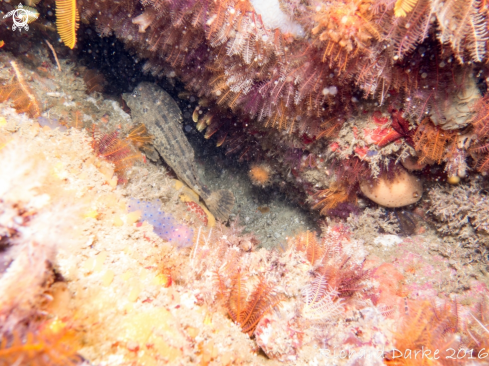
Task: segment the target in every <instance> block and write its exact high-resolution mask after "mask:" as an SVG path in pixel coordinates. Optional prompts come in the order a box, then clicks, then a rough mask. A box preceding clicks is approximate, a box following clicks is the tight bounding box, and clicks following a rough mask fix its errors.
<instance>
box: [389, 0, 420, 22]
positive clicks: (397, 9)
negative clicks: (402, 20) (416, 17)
mask: <svg viewBox="0 0 489 366" xmlns="http://www.w3.org/2000/svg"><path fill="white" fill-rule="evenodd" d="M417 2H418V0H397V1H396V5H394V14H395V15H396V17H398V18H399V17H405V16H406V15H407V13H409V12H410V11H411V10H413V9H414V7H415V6H416V4H417Z"/></svg>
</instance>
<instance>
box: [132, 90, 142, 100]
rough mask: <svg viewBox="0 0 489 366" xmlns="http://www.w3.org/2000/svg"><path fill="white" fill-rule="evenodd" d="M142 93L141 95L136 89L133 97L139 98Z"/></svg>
mask: <svg viewBox="0 0 489 366" xmlns="http://www.w3.org/2000/svg"><path fill="white" fill-rule="evenodd" d="M140 95H141V94H140V93H139V92H138V91H136V90H135V91H134V92H133V93H132V96H133V98H137V97H139V96H140Z"/></svg>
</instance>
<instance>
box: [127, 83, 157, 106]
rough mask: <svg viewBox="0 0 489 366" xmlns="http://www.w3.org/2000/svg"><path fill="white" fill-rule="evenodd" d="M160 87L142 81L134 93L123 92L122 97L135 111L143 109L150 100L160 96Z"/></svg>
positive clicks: (152, 100)
mask: <svg viewBox="0 0 489 366" xmlns="http://www.w3.org/2000/svg"><path fill="white" fill-rule="evenodd" d="M158 89H159V88H158V87H157V86H156V85H154V84H151V83H147V82H142V83H140V84H139V85H138V86H137V87H136V88H134V90H133V92H132V93H124V94H122V99H124V100H125V102H126V104H127V106H128V107H129V108H130V109H131V111H132V112H134V111H142V110H143V109H144V108H145V106H147V105H148V102H150V103H151V102H154V101H155V99H157V96H158V92H157V91H158Z"/></svg>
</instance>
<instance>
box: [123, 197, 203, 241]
mask: <svg viewBox="0 0 489 366" xmlns="http://www.w3.org/2000/svg"><path fill="white" fill-rule="evenodd" d="M161 204H162V203H161V201H160V200H159V199H157V200H152V201H144V200H137V199H130V201H129V210H130V211H138V210H139V211H141V221H146V222H148V223H149V224H151V225H152V226H153V231H154V232H155V233H156V234H158V236H159V237H161V238H162V239H164V240H167V241H169V242H172V243H175V244H176V245H177V246H178V247H180V248H183V247H190V246H192V238H193V236H194V231H193V230H192V229H191V228H189V227H188V226H186V225H184V224H179V223H178V222H177V220H176V219H175V218H174V217H173V216H172V215H170V214H167V213H165V212H163V211H161V209H160V207H161Z"/></svg>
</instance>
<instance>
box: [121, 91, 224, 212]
mask: <svg viewBox="0 0 489 366" xmlns="http://www.w3.org/2000/svg"><path fill="white" fill-rule="evenodd" d="M122 97H123V98H124V100H125V101H126V103H127V105H128V106H129V108H131V115H132V120H133V122H134V123H143V124H144V125H145V126H146V128H147V129H148V131H149V133H150V134H151V135H153V137H154V138H153V146H154V147H155V149H156V150H157V151H158V153H159V154H160V155H161V157H162V158H163V159H164V160H165V162H166V163H167V164H168V165H169V166H170V167H171V168H172V169H173V171H174V172H175V174H176V175H177V176H178V178H180V179H181V180H182V181H184V182H185V183H186V184H187V185H188V186H189V187H190V188H192V189H193V190H194V191H195V192H196V193H197V194H198V195H199V196H200V197H201V198H202V199H203V200H204V202H205V204H206V205H207V207H208V208H209V210H210V211H211V213H212V214H213V215H214V216H215V217H217V218H218V219H220V220H222V221H225V220H227V219H228V218H229V214H230V213H231V210H232V209H233V206H234V196H233V194H232V193H231V192H229V191H226V190H221V191H217V192H211V191H209V189H208V188H207V187H205V186H204V185H203V184H202V183H201V182H200V180H199V178H198V175H197V171H196V168H195V158H194V150H193V149H192V146H190V144H189V142H188V140H187V137H186V136H185V134H184V133H183V131H182V125H181V123H182V112H181V111H180V108H179V107H178V105H177V103H175V101H174V100H173V99H172V98H171V97H170V95H168V93H166V92H165V91H164V90H163V89H161V88H160V87H158V86H157V85H155V84H151V83H145V82H143V83H140V84H139V85H138V86H137V87H136V89H134V91H133V93H132V94H129V93H126V94H123V95H122Z"/></svg>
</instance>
